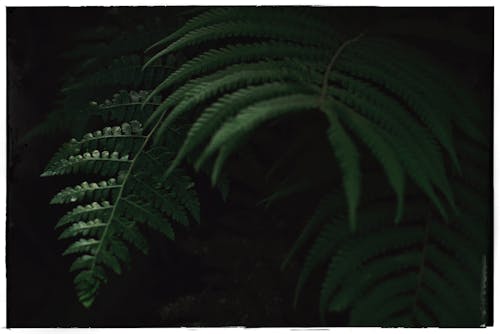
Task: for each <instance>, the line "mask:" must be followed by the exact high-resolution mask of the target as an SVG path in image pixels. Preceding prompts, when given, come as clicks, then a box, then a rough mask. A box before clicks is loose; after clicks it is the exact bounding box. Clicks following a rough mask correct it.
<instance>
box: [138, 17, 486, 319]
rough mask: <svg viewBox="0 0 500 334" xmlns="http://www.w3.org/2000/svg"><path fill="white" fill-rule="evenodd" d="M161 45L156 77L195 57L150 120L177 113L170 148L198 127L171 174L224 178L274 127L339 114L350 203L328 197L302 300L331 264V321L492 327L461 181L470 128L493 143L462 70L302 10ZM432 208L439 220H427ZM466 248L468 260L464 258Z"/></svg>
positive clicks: (197, 23) (334, 125) (337, 133)
mask: <svg viewBox="0 0 500 334" xmlns="http://www.w3.org/2000/svg"><path fill="white" fill-rule="evenodd" d="M291 13H292V14H291ZM269 18H272V20H269ZM271 21H272V24H270V22H271ZM152 49H156V50H159V51H158V52H157V53H156V54H155V55H153V57H152V58H151V61H150V63H146V65H145V68H146V69H147V68H148V67H149V66H150V64H152V63H153V62H154V61H158V60H161V59H163V58H164V57H168V56H171V55H174V56H175V55H176V54H179V53H183V52H187V53H188V54H192V55H193V56H192V59H190V60H187V61H186V62H185V63H183V64H180V67H179V68H178V69H177V70H175V71H174V72H172V73H171V74H170V75H169V76H167V77H166V78H165V79H164V80H163V81H162V82H161V83H160V84H159V85H158V86H157V87H156V88H154V89H153V90H152V92H151V94H150V95H149V97H148V98H147V99H146V100H145V101H146V102H148V101H149V100H150V99H152V98H153V97H154V96H157V95H158V94H160V93H161V94H162V95H166V96H168V97H167V98H166V99H164V100H163V101H162V102H161V103H160V105H159V107H158V108H157V109H156V111H155V112H154V113H153V114H152V116H151V117H150V119H149V120H148V122H147V123H146V126H153V125H154V124H156V123H157V122H158V120H159V117H160V115H162V114H164V113H167V117H165V119H164V120H162V121H161V124H160V126H159V130H158V131H157V133H156V134H155V140H157V141H158V140H160V139H161V138H162V137H163V136H164V135H165V133H166V132H165V129H167V128H168V127H169V126H171V125H172V124H175V122H176V121H177V120H178V119H181V118H182V119H186V118H187V119H192V120H193V123H192V124H193V125H192V126H191V129H190V130H189V131H188V132H187V135H186V137H185V140H184V144H183V145H182V146H181V148H180V150H179V151H178V152H177V154H176V157H175V158H174V160H173V161H174V162H173V164H172V165H170V166H165V167H166V168H165V169H166V170H167V172H166V173H165V174H164V177H168V176H169V175H171V173H172V171H173V170H174V168H175V167H176V166H178V165H179V164H180V163H181V162H182V161H183V160H184V159H186V158H189V161H193V162H194V165H195V167H197V168H199V167H201V166H203V164H204V163H205V162H207V161H209V160H210V159H211V158H212V157H216V158H215V162H214V164H213V169H212V180H213V181H216V180H217V175H218V173H220V170H221V166H222V164H223V162H224V161H225V160H226V159H227V158H228V156H229V155H230V154H231V153H232V152H234V151H237V150H238V147H239V146H240V145H242V144H243V143H244V142H245V140H246V139H247V138H249V137H251V135H252V133H254V132H255V130H256V129H257V128H258V127H261V126H263V125H265V124H266V123H267V122H268V121H270V120H277V119H282V118H285V117H287V115H289V114H290V113H297V112H318V113H322V114H323V115H324V116H325V117H324V119H325V122H326V123H327V124H328V130H327V132H326V133H325V139H326V140H328V141H329V143H330V144H331V147H332V152H331V153H330V154H333V155H334V156H335V158H336V160H337V163H338V166H339V170H340V172H341V175H342V179H343V180H342V181H343V196H340V194H339V193H335V196H334V197H331V196H330V197H328V198H329V199H330V202H329V203H330V204H331V205H330V206H329V205H327V204H325V203H328V201H327V200H326V199H325V200H324V201H322V202H321V203H322V204H321V205H320V209H318V210H319V211H318V212H316V214H315V215H314V216H313V218H312V219H311V222H310V225H308V227H307V228H306V230H305V232H304V234H303V235H302V236H301V237H300V239H299V241H300V242H299V244H302V243H304V242H306V240H307V239H308V237H311V235H312V234H314V233H319V234H318V236H317V238H316V239H315V241H314V242H313V244H312V247H311V250H310V253H309V255H308V256H307V257H306V260H305V265H304V270H303V273H302V274H301V277H300V278H299V284H298V288H297V294H298V292H300V290H301V288H302V286H303V284H304V283H305V281H306V279H307V277H308V276H309V274H310V273H311V272H312V271H313V270H314V269H315V268H317V267H318V266H320V265H321V264H326V263H329V266H328V268H327V270H326V278H325V281H324V284H323V289H322V292H321V298H320V304H321V306H320V310H321V312H322V314H325V313H327V312H329V311H339V310H346V309H348V310H351V323H352V324H355V325H387V326H393V325H404V326H415V325H416V326H419V325H422V326H429V325H431V326H432V325H442V326H459V325H464V326H478V325H479V324H481V323H482V320H483V319H482V318H481V316H480V312H479V311H478V310H480V300H479V299H478V298H476V297H477V294H476V295H473V294H472V293H471V291H477V286H478V285H479V282H480V275H481V270H480V268H479V267H478V263H481V261H480V259H481V256H482V255H480V254H481V253H478V251H477V249H478V248H480V249H481V246H480V245H481V242H484V241H485V234H484V233H479V234H478V233H476V234H475V235H476V236H477V239H474V240H469V239H470V238H469V235H468V232H465V230H469V229H474V227H473V224H474V219H473V218H470V217H469V216H468V215H467V214H465V215H464V213H463V206H464V205H465V207H467V206H468V204H467V203H464V202H463V198H462V196H466V195H465V194H468V193H469V192H470V191H471V190H469V189H465V190H464V189H463V187H461V186H458V188H459V189H457V186H456V184H457V183H458V184H459V183H460V182H463V180H464V179H463V178H460V175H462V174H464V173H467V174H468V171H469V170H470V168H471V167H470V166H466V165H465V164H464V159H463V157H461V156H460V153H458V152H460V151H461V150H462V148H461V147H459V146H457V139H456V133H457V132H459V135H460V136H462V135H466V136H468V138H467V141H470V140H472V141H473V142H476V143H478V144H483V145H484V144H485V142H486V141H485V138H484V135H483V134H481V131H479V130H478V129H479V127H478V125H477V122H476V120H475V116H474V115H475V114H476V113H477V110H475V108H476V105H475V103H474V99H473V98H472V96H471V95H470V94H469V93H468V91H467V90H466V89H464V88H463V85H462V84H458V83H457V84H455V82H454V81H455V80H456V77H455V76H454V75H453V74H452V73H451V72H449V71H448V70H446V69H445V68H444V67H443V66H440V65H439V64H437V63H436V62H435V61H434V60H433V59H432V57H430V56H429V55H427V54H424V53H423V52H420V51H418V50H414V49H412V48H410V47H408V46H405V45H404V44H402V43H400V42H395V41H393V40H391V39H388V38H386V37H384V36H382V35H371V34H370V32H369V31H363V32H353V33H352V34H351V37H347V36H345V35H344V34H339V33H336V32H335V29H332V27H331V26H330V25H329V24H328V23H324V22H322V21H321V20H318V19H316V18H311V17H308V16H307V14H305V13H302V12H300V11H299V10H297V11H295V12H294V11H293V10H290V11H288V10H287V11H284V10H282V9H277V8H252V9H250V8H215V9H210V10H207V11H206V12H204V13H202V14H200V15H198V16H196V17H194V18H193V19H191V20H189V21H188V22H187V23H186V24H185V25H184V26H183V27H181V28H180V29H178V30H177V31H176V32H174V33H172V34H171V35H169V36H167V37H166V38H164V39H162V40H161V41H159V42H158V43H156V44H155V45H153V47H152ZM456 87H460V88H456ZM362 152H369V153H370V154H371V155H372V156H373V158H374V160H375V161H377V162H378V163H379V165H380V167H381V168H382V170H383V171H384V173H385V175H386V179H387V186H389V187H390V188H392V189H393V192H394V194H395V197H396V199H397V201H396V203H395V204H391V205H385V206H384V207H383V210H382V211H380V210H376V209H375V208H373V207H368V208H367V209H366V205H367V203H363V202H362V197H363V196H362V195H363V189H365V187H374V186H373V178H370V177H368V178H365V175H364V173H363V168H364V163H366V162H365V161H366V157H364V156H363V155H362ZM452 176H453V183H452V182H451V181H450V180H451V177H452ZM377 181H378V180H377ZM337 184H339V183H338V182H337ZM408 184H410V186H411V187H414V186H417V189H418V190H419V191H418V192H417V194H416V195H415V194H412V196H413V197H414V196H417V197H418V196H420V195H423V197H422V199H426V200H425V201H424V203H425V205H424V209H423V208H422V205H420V204H421V203H420V202H419V203H415V200H414V198H413V197H412V200H411V201H408V200H405V197H406V196H405V193H406V192H407V191H408V190H407V186H408ZM378 185H379V184H377V186H378ZM292 186H293V185H292ZM412 191H413V190H412ZM370 193H376V191H373V190H372V191H370ZM478 196H479V195H478ZM375 197H376V196H375ZM332 198H335V201H336V203H342V205H340V206H335V205H334V204H335V203H333V202H332V201H333V200H332ZM478 198H480V197H478ZM427 201H428V202H427ZM479 201H480V200H478V202H479ZM365 202H366V199H365ZM419 205H420V206H419ZM389 206H392V207H389ZM332 207H335V208H336V210H334V211H332V209H331V208H332ZM415 207H417V209H415ZM478 207H479V206H478ZM360 208H363V209H360ZM482 208H483V214H484V212H485V211H484V210H487V209H485V208H484V206H483V207H482ZM365 209H366V211H364V210H365ZM419 210H420V211H419ZM422 210H423V211H425V212H426V215H425V216H419V215H417V213H418V212H421V211H422ZM358 211H359V212H358ZM412 215H414V216H412ZM394 222H396V223H399V224H397V225H396V224H394ZM481 224H484V226H487V224H488V220H487V219H486V218H483V219H482V220H481ZM484 226H483V227H484ZM483 227H481V228H480V229H483ZM477 228H479V227H477ZM462 229H464V230H462ZM318 230H319V232H318ZM483 230H484V229H483ZM353 231H355V233H352V232H353ZM462 239H463V240H462ZM443 240H446V241H443ZM298 249H299V246H296V247H295V248H294V252H295V251H297V250H298ZM461 249H462V250H461ZM463 249H467V251H465V252H467V253H468V254H469V260H470V261H469V262H470V263H469V264H467V265H466V264H463V263H462V261H464V257H462V256H459V255H458V253H459V252H463ZM288 260H289V259H288ZM288 260H287V261H286V262H288ZM474 263H475V265H474ZM469 265H470V266H469ZM455 276H458V277H455ZM450 286H453V287H454V288H453V289H450Z"/></svg>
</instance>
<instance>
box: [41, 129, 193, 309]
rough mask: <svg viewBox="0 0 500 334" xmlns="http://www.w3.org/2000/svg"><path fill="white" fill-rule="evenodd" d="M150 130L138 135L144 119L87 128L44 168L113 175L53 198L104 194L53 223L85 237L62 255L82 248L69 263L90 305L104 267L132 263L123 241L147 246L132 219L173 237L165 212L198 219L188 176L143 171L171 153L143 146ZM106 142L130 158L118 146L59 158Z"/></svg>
mask: <svg viewBox="0 0 500 334" xmlns="http://www.w3.org/2000/svg"><path fill="white" fill-rule="evenodd" d="M153 131H154V129H153V130H152V131H151V132H149V133H148V135H146V136H143V135H140V134H141V133H142V125H141V124H140V123H139V122H137V121H132V122H130V123H123V124H122V125H121V126H116V127H107V128H104V129H103V130H102V131H96V132H93V133H88V134H86V135H85V136H84V137H83V138H82V139H81V140H79V141H78V140H76V139H74V140H72V141H71V142H70V143H69V144H67V145H66V146H65V149H64V150H62V151H61V152H59V153H58V154H57V159H59V161H57V160H54V159H53V160H52V161H51V162H50V163H49V165H48V167H47V169H46V170H45V172H44V173H43V175H59V174H64V173H68V172H78V171H83V172H87V173H94V174H99V175H112V176H114V177H112V178H110V179H109V180H108V181H101V182H99V183H95V182H91V183H88V182H87V181H84V182H83V183H82V184H81V185H77V186H75V187H72V188H69V187H68V188H65V189H64V190H63V191H61V192H60V193H58V194H57V195H56V196H55V197H54V199H53V200H52V203H66V202H76V201H79V200H84V199H87V200H103V201H102V204H99V203H97V202H93V203H92V204H88V205H86V206H77V207H76V208H75V209H73V210H72V211H71V212H70V213H68V214H67V215H65V216H64V217H63V218H61V220H60V221H59V223H58V224H57V226H56V227H64V230H63V232H62V233H61V235H60V238H63V239H65V238H70V237H80V238H81V237H84V238H87V239H80V240H78V241H76V242H74V243H73V244H71V245H70V246H69V247H68V249H67V250H66V251H65V252H64V254H65V255H67V254H80V256H79V257H78V258H77V259H76V260H75V262H74V263H73V266H72V268H71V269H72V270H78V271H79V274H77V276H76V277H75V285H76V289H77V294H78V297H79V299H80V302H81V303H82V304H83V305H84V306H86V307H89V306H90V305H92V303H93V301H94V299H95V295H96V293H97V291H98V289H99V287H100V286H101V285H102V284H103V283H104V282H105V281H106V276H107V275H106V271H107V269H109V270H112V271H113V272H115V273H116V274H121V272H122V268H123V266H128V265H129V264H130V255H129V252H128V248H127V246H126V244H125V242H127V243H129V244H132V245H134V246H135V247H136V248H138V249H139V250H141V251H142V252H144V253H146V252H147V244H146V241H145V239H144V237H143V236H142V234H141V233H140V231H139V229H138V228H137V226H136V225H140V224H147V225H148V226H149V227H150V228H153V229H155V230H158V231H159V232H161V233H163V234H164V235H166V236H167V237H168V238H169V239H171V240H173V239H174V236H175V235H174V230H173V228H172V226H171V225H170V223H169V222H168V221H167V219H166V215H168V216H169V217H172V219H173V220H176V221H179V222H181V223H183V224H187V223H188V217H187V215H186V213H185V212H186V210H189V212H191V213H192V214H193V215H194V216H195V217H196V218H197V220H199V203H198V200H197V199H196V193H195V192H194V191H192V190H190V189H188V186H187V184H189V185H190V184H191V180H190V179H189V178H188V177H187V176H184V175H182V174H180V175H179V179H178V180H172V181H170V182H169V181H167V182H163V183H161V182H159V177H156V178H155V177H151V176H150V174H148V173H144V164H148V163H150V161H151V159H153V160H155V159H160V160H163V161H164V162H165V158H168V157H171V154H169V155H165V154H163V152H162V151H159V150H156V151H154V150H149V151H145V147H146V145H147V143H148V140H149V138H150V137H151V135H152V132H153ZM131 137H133V138H131ZM131 140H133V141H132V142H131ZM132 143H137V145H136V144H132ZM110 145H111V147H114V148H123V149H125V150H127V151H128V152H131V154H132V158H130V157H129V155H128V154H126V155H124V156H121V157H120V156H119V153H118V152H113V153H111V154H109V152H108V151H102V152H101V151H99V150H97V149H96V150H94V151H93V152H92V153H88V152H85V153H83V155H77V156H73V155H70V156H69V157H66V158H63V153H67V154H69V153H75V151H80V150H85V149H87V148H93V147H97V148H101V147H110ZM69 146H70V147H69ZM125 163H126V164H125ZM139 167H142V168H139ZM110 201H111V203H112V204H110ZM68 225H69V227H68Z"/></svg>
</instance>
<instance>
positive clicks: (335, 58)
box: [319, 33, 364, 109]
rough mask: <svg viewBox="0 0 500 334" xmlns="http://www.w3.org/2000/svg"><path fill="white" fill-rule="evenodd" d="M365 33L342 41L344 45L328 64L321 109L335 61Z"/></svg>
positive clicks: (322, 91)
mask: <svg viewBox="0 0 500 334" xmlns="http://www.w3.org/2000/svg"><path fill="white" fill-rule="evenodd" d="M363 35H364V33H360V34H359V35H358V36H356V37H354V38H351V39H349V40H347V41H345V42H344V43H342V45H340V46H339V48H338V49H337V51H336V52H335V53H334V54H333V56H332V59H331V60H330V63H329V64H328V67H327V68H326V70H325V74H324V76H323V85H322V88H321V97H320V100H319V107H320V109H321V108H322V106H323V101H324V100H325V98H326V92H327V90H328V78H329V77H330V72H331V71H332V69H333V65H334V64H335V61H336V60H337V59H338V58H339V57H340V54H341V53H342V51H344V49H345V48H346V47H347V46H348V45H349V44H352V43H354V42H357V41H358V40H359V39H360V38H361V37H363Z"/></svg>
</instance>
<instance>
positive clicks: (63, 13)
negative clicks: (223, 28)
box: [7, 8, 493, 327]
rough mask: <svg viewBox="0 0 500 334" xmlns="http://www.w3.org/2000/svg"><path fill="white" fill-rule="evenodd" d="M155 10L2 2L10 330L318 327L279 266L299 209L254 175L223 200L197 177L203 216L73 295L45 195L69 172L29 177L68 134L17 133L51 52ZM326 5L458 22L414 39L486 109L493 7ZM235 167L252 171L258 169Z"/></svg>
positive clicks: (57, 56) (55, 58)
mask: <svg viewBox="0 0 500 334" xmlns="http://www.w3.org/2000/svg"><path fill="white" fill-rule="evenodd" d="M158 10H164V11H170V13H171V14H168V13H167V14H166V15H167V16H168V15H171V17H172V19H173V20H175V19H176V15H177V14H178V10H177V9H168V8H162V9H158V8H141V9H140V10H137V9H134V8H128V9H127V8H118V9H117V8H8V9H7V35H8V36H7V56H8V65H7V67H8V68H7V70H8V209H7V277H8V279H7V298H8V300H7V302H8V304H7V313H8V314H7V315H8V327H74V326H78V327H88V326H92V327H142V326H151V327H161V326H229V325H233V326H234V325H245V326H287V327H289V326H292V327H294V326H319V325H320V323H319V318H318V312H317V307H316V305H317V294H316V293H310V294H308V295H306V296H303V297H302V302H301V303H300V305H299V307H298V308H297V309H293V308H292V306H291V300H292V297H293V296H292V293H293V290H294V286H295V283H296V279H297V272H298V270H299V263H294V264H292V267H291V269H290V270H287V271H285V272H280V270H279V266H280V264H281V261H282V259H283V257H284V255H285V254H286V252H287V251H288V249H289V247H290V246H291V245H292V242H293V241H294V240H295V238H296V236H297V235H298V231H299V230H300V227H301V226H302V224H303V221H304V217H305V216H307V214H309V211H307V210H304V212H301V211H300V210H296V211H295V212H293V213H287V210H282V211H279V210H278V211H272V210H271V211H269V210H265V209H264V208H263V207H261V206H258V207H256V206H255V203H256V202H257V201H258V200H260V199H261V197H262V195H263V194H264V193H265V189H263V187H259V182H256V183H255V184H257V186H256V187H254V188H250V187H248V184H247V185H244V184H243V185H240V186H237V187H235V188H234V189H233V190H232V196H230V200H229V202H227V203H224V202H223V201H222V200H221V198H220V195H219V194H218V193H217V192H215V191H213V190H212V189H211V188H210V187H209V186H208V182H207V181H206V180H205V179H200V180H199V184H200V185H199V186H198V187H199V189H198V190H199V191H200V197H201V199H200V200H201V203H202V217H203V223H202V225H201V226H200V227H199V228H196V229H194V230H193V231H186V232H185V233H183V232H181V233H180V235H179V236H178V241H177V242H176V243H175V244H171V243H168V242H166V241H165V240H164V239H161V238H157V240H155V238H156V237H155V236H151V237H152V239H153V240H151V243H150V245H151V249H150V254H149V255H148V256H137V257H135V258H134V262H133V265H132V267H131V269H130V270H129V271H128V272H126V274H124V275H122V276H114V277H111V279H112V280H113V282H112V284H109V285H107V286H106V287H105V288H103V289H102V292H101V294H100V295H99V297H98V298H97V301H96V304H95V306H94V307H93V308H92V309H90V310H87V309H84V308H83V307H82V306H81V305H80V304H79V303H78V302H77V299H76V297H75V293H74V288H73V283H72V278H73V275H72V274H70V273H69V272H68V267H69V264H70V263H71V261H70V259H68V258H64V257H62V256H61V253H62V251H63V250H64V245H63V244H61V242H59V241H58V240H57V234H56V233H55V231H54V228H53V227H54V225H55V223H56V222H57V220H58V219H59V217H60V216H61V215H62V214H63V213H64V211H65V209H64V208H59V207H54V206H50V205H49V204H48V203H49V201H50V199H51V197H52V196H53V195H54V194H55V193H56V192H57V191H58V190H60V189H61V188H63V187H65V186H66V185H67V179H64V178H62V179H58V178H49V179H47V178H43V179H42V178H40V177H39V175H40V173H41V171H42V170H43V168H44V167H45V164H46V163H47V161H48V160H49V158H50V157H51V155H52V154H53V153H54V152H55V151H56V149H57V148H58V147H59V145H60V144H61V143H62V142H64V141H66V140H67V139H68V137H67V135H66V134H65V133H63V132H61V133H53V134H51V135H44V136H38V137H36V138H34V139H33V140H31V141H29V142H27V143H21V142H20V139H21V138H22V137H23V135H24V134H25V133H26V132H27V131H28V130H30V129H31V128H33V127H34V126H35V125H36V124H38V123H39V122H41V121H42V120H43V119H44V118H45V116H46V115H47V113H48V112H50V111H51V110H52V109H53V108H54V104H55V101H56V99H57V96H58V95H57V93H58V91H59V89H60V85H61V78H62V77H63V75H64V74H65V73H66V72H67V71H68V70H69V69H70V66H71V65H72V64H71V63H70V62H69V61H68V60H65V59H64V58H62V57H61V54H62V53H63V52H65V51H68V50H71V49H72V48H73V47H74V46H75V45H74V41H73V37H74V35H75V34H77V33H79V32H80V31H82V30H89V29H92V28H93V27H97V26H98V25H100V24H103V23H105V22H107V21H108V20H110V19H116V18H117V17H121V18H122V19H126V18H127V16H130V17H132V16H133V17H134V18H137V17H140V16H141V15H143V17H144V18H147V16H148V13H152V12H154V11H158ZM329 11H335V12H336V13H340V16H342V17H344V18H345V20H346V22H351V24H354V25H356V24H358V25H365V24H366V25H367V26H377V23H378V22H381V23H383V22H386V21H387V20H388V19H394V20H402V22H405V20H408V21H419V20H420V21H422V22H427V21H429V20H430V21H432V22H435V23H436V22H437V23H438V24H442V25H443V26H446V25H447V24H451V25H454V26H456V27H460V28H461V31H462V32H463V33H464V34H458V35H457V34H456V32H454V31H451V30H450V31H446V29H440V31H435V34H434V36H433V37H434V38H427V37H426V36H425V33H424V32H422V33H421V35H420V36H417V37H415V39H414V42H415V44H418V45H420V46H423V47H424V48H426V49H427V50H428V51H431V52H432V53H433V55H435V56H436V57H438V58H440V60H441V61H443V62H446V63H447V64H448V65H450V66H451V67H453V68H454V69H455V70H456V71H457V73H459V75H460V76H461V77H462V78H463V79H464V80H467V81H468V82H469V84H470V85H471V86H472V87H473V88H474V89H475V91H476V93H477V94H478V96H479V97H480V98H481V101H482V102H483V104H484V105H485V106H486V107H487V109H486V110H491V105H492V104H491V102H492V82H493V81H492V80H493V60H492V59H493V58H492V52H493V51H492V45H493V42H492V40H493V39H492V29H493V9H492V8H432V9H430V8H427V9H426V8H418V9H416V8H356V9H353V8H338V9H332V8H330V9H327V8H325V15H328V13H329ZM426 26H427V25H426V24H424V25H423V28H424V29H422V31H423V30H425V27H426ZM427 27H428V26H427ZM428 33H429V32H428ZM429 34H430V35H433V32H432V31H431V32H430V33H429ZM467 34H473V35H474V36H475V38H468V35H467ZM439 36H441V37H439ZM241 168H242V169H241V170H242V171H243V173H246V176H248V177H249V178H251V177H256V175H258V173H259V168H261V169H262V168H265V166H264V167H262V166H246V168H245V167H241ZM485 177H491V175H485ZM490 263H492V262H491V261H490ZM490 268H492V266H490ZM490 281H491V282H492V280H490ZM490 304H491V303H490ZM345 320H346V319H345V315H342V314H339V315H338V319H333V322H332V323H331V324H330V325H332V326H341V325H343V324H345Z"/></svg>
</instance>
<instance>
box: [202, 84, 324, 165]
mask: <svg viewBox="0 0 500 334" xmlns="http://www.w3.org/2000/svg"><path fill="white" fill-rule="evenodd" d="M317 107H318V99H317V97H315V96H313V95H307V94H293V95H289V96H283V97H277V98H274V99H269V100H266V101H261V102H258V103H255V104H253V105H250V106H249V107H246V108H244V109H243V110H241V111H240V112H239V113H238V115H236V116H235V117H234V118H233V119H231V120H229V121H227V122H225V123H224V124H223V125H222V126H221V128H220V129H219V130H218V131H217V132H216V133H215V134H214V136H213V137H212V140H211V141H210V143H209V144H208V145H207V147H206V149H205V150H204V152H203V153H202V155H201V157H200V158H199V160H198V161H204V159H206V157H209V156H210V155H211V154H212V153H213V152H215V151H216V150H218V149H219V148H220V147H221V146H222V145H223V144H224V143H227V142H230V141H231V140H235V139H236V138H239V137H241V136H243V135H244V134H246V133H249V132H250V131H252V130H253V129H255V128H256V127H257V126H259V125H260V124H262V123H264V122H266V121H269V120H271V119H273V118H276V117H279V116H281V115H285V114H287V113H290V112H299V111H304V110H310V109H315V108H317ZM197 165H198V166H199V165H200V163H199V162H197Z"/></svg>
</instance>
